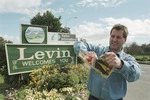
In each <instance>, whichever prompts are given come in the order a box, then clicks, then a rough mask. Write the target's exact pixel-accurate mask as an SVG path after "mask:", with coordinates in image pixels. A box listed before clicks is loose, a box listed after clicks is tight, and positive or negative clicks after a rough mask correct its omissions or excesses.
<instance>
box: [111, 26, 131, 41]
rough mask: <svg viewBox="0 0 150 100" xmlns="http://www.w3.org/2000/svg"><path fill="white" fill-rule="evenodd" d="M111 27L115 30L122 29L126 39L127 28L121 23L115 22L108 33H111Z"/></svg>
mask: <svg viewBox="0 0 150 100" xmlns="http://www.w3.org/2000/svg"><path fill="white" fill-rule="evenodd" d="M113 29H116V30H123V31H124V33H123V37H124V38H125V39H126V38H127V36H128V28H127V27H126V26H124V25H122V24H115V25H114V26H113V27H112V29H111V31H110V34H111V33H112V31H113Z"/></svg>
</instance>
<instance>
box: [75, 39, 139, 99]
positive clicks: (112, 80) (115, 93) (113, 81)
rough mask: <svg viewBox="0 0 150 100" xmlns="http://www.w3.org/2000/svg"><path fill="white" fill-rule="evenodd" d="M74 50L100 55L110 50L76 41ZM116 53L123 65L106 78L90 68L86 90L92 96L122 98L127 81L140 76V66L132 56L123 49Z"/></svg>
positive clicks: (125, 90) (132, 80) (134, 79)
mask: <svg viewBox="0 0 150 100" xmlns="http://www.w3.org/2000/svg"><path fill="white" fill-rule="evenodd" d="M74 51H75V53H76V54H77V55H78V54H79V52H80V51H82V52H85V51H94V52H95V53H96V54H97V56H98V57H100V56H102V55H103V54H104V53H105V52H108V51H110V50H109V47H102V46H100V45H93V44H88V43H85V42H81V41H77V42H76V43H75V44H74ZM117 54H119V58H120V59H121V60H122V61H123V67H122V68H121V69H117V68H115V69H114V71H113V72H112V74H111V75H110V76H109V77H108V78H107V79H106V78H104V77H102V76H101V75H100V74H99V73H97V72H96V71H95V70H93V69H92V68H91V69H90V75H89V79H88V90H89V92H90V93H91V94H92V95H93V96H95V97H97V98H101V99H104V100H117V99H120V98H123V97H124V96H125V95H126V92H127V81H128V82H134V81H136V80H137V79H139V77H140V76H141V68H140V66H139V64H138V63H137V62H136V60H135V58H134V57H132V56H131V55H129V54H126V53H125V52H124V51H123V50H121V51H120V52H118V53H117Z"/></svg>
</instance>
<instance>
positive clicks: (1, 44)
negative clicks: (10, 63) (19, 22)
mask: <svg viewBox="0 0 150 100" xmlns="http://www.w3.org/2000/svg"><path fill="white" fill-rule="evenodd" d="M5 43H12V42H11V41H7V40H4V39H3V38H2V37H0V68H1V67H2V66H6V64H7V63H6V53H5Z"/></svg>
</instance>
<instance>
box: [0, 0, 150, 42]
mask: <svg viewBox="0 0 150 100" xmlns="http://www.w3.org/2000/svg"><path fill="white" fill-rule="evenodd" d="M149 5H150V0H0V36H2V37H3V38H4V39H6V40H11V41H13V42H14V43H20V40H21V33H20V32H21V31H20V24H30V19H32V18H33V17H34V16H35V15H36V14H37V13H38V12H40V13H41V14H43V13H44V12H46V11H47V10H48V11H50V12H52V14H53V15H54V16H55V17H59V16H61V17H62V19H61V20H60V21H61V23H62V26H63V27H65V26H67V27H70V28H71V33H72V34H76V36H77V37H78V38H84V39H86V40H87V41H88V42H91V43H96V44H101V45H108V40H109V32H110V29H111V28H112V26H113V25H114V24H117V23H121V24H124V25H126V26H127V27H128V29H129V36H128V40H127V44H130V43H132V42H136V43H137V44H139V45H141V44H149V43H150V7H149ZM76 17H77V18H76Z"/></svg>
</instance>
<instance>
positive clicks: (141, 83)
mask: <svg viewBox="0 0 150 100" xmlns="http://www.w3.org/2000/svg"><path fill="white" fill-rule="evenodd" d="M141 68H142V76H141V77H140V79H139V80H137V81H136V82H132V83H128V91H127V95H126V97H125V98H124V100H150V65H144V64H141Z"/></svg>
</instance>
